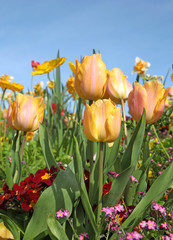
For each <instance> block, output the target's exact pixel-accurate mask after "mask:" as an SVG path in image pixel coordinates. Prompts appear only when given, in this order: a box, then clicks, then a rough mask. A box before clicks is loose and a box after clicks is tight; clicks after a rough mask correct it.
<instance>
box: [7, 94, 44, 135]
mask: <svg viewBox="0 0 173 240" xmlns="http://www.w3.org/2000/svg"><path fill="white" fill-rule="evenodd" d="M44 108H45V104H44V100H43V98H42V97H35V98H34V97H33V96H29V95H23V94H21V93H17V94H16V100H15V101H14V102H10V103H9V107H8V112H7V123H8V126H9V127H11V128H13V129H16V130H22V131H25V132H28V131H29V132H32V131H35V130H37V129H38V127H39V123H41V122H42V121H43V115H44Z"/></svg>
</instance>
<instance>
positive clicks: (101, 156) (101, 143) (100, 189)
mask: <svg viewBox="0 0 173 240" xmlns="http://www.w3.org/2000/svg"><path fill="white" fill-rule="evenodd" d="M103 147H104V143H103V142H100V155H99V194H98V210H97V225H98V226H99V225H100V220H101V218H100V216H101V210H102V196H103Z"/></svg>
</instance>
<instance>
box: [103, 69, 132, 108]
mask: <svg viewBox="0 0 173 240" xmlns="http://www.w3.org/2000/svg"><path fill="white" fill-rule="evenodd" d="M131 90H132V85H131V83H130V82H129V81H128V79H127V77H126V76H125V75H124V74H123V72H122V71H121V70H120V69H119V68H113V69H112V70H111V71H110V70H108V74H107V88H106V94H107V96H108V97H109V98H111V99H112V101H114V102H115V103H116V104H121V99H123V100H124V101H125V100H127V99H128V95H129V92H130V91H131Z"/></svg>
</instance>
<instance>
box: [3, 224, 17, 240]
mask: <svg viewBox="0 0 173 240" xmlns="http://www.w3.org/2000/svg"><path fill="white" fill-rule="evenodd" d="M0 239H2V240H3V239H4V240H5V239H14V237H13V235H12V233H11V232H10V231H9V230H8V229H7V228H6V227H5V225H4V223H3V222H1V223H0Z"/></svg>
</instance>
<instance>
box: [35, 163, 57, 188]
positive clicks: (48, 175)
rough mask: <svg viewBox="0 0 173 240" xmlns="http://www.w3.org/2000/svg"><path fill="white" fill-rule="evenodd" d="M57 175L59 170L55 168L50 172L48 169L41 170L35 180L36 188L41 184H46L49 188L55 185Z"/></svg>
mask: <svg viewBox="0 0 173 240" xmlns="http://www.w3.org/2000/svg"><path fill="white" fill-rule="evenodd" d="M56 175H57V168H55V167H54V166H52V167H51V169H50V171H47V169H46V168H45V169H39V170H38V171H37V172H36V174H35V176H34V178H33V182H34V183H36V184H37V185H36V187H40V185H41V184H43V183H44V184H46V185H47V186H50V185H51V184H52V183H53V180H54V179H55V177H56Z"/></svg>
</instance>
